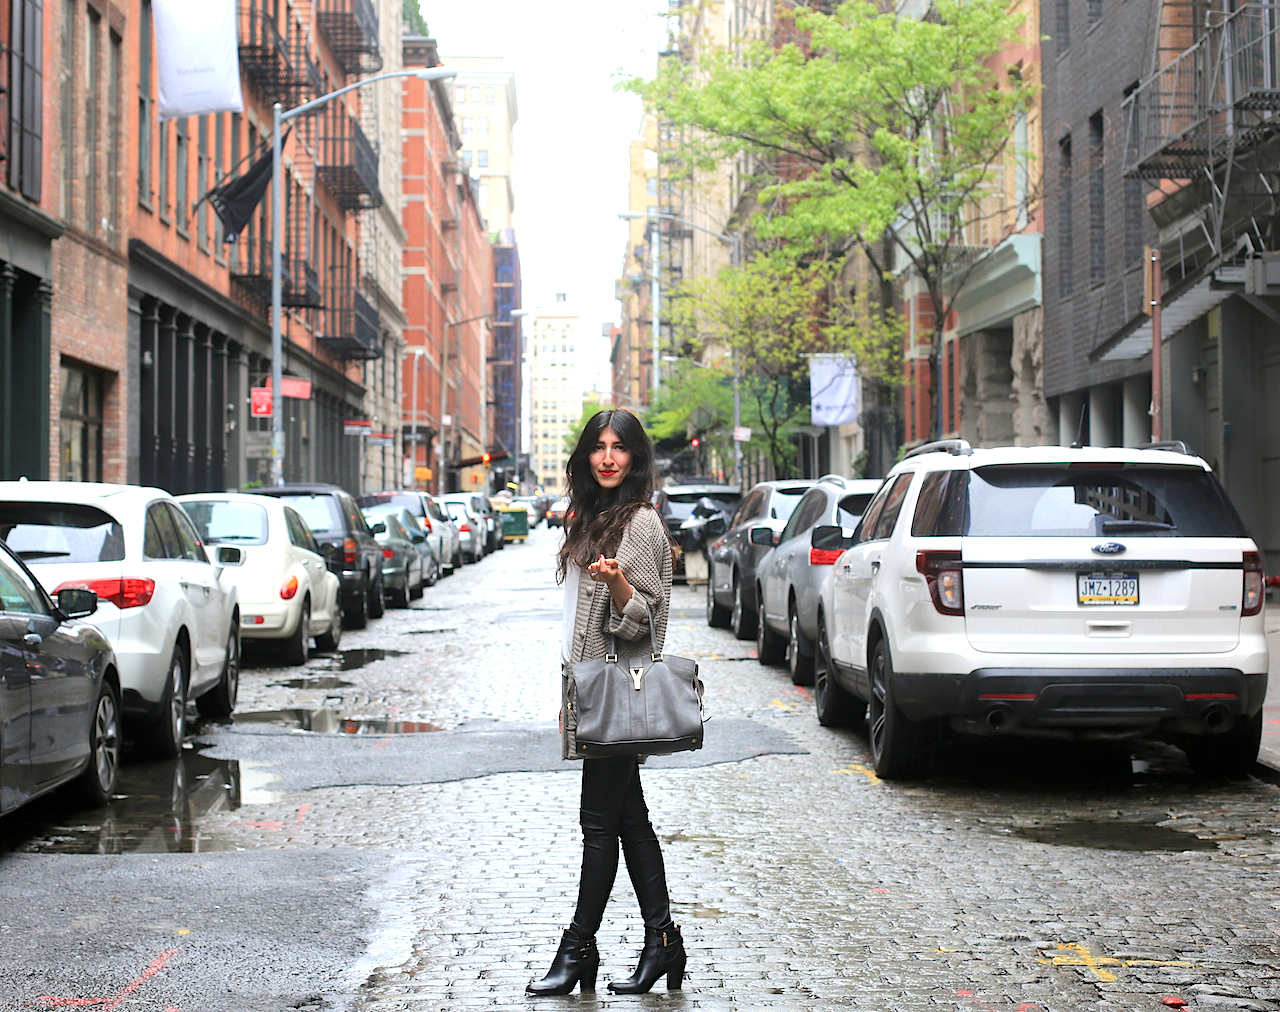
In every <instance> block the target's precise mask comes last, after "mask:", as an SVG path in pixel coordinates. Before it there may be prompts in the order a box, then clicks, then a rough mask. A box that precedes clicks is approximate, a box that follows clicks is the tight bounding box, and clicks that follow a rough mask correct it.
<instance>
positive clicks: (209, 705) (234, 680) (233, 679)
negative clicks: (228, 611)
mask: <svg viewBox="0 0 1280 1012" xmlns="http://www.w3.org/2000/svg"><path fill="white" fill-rule="evenodd" d="M239 692H240V615H239V613H237V614H235V615H234V616H232V619H231V628H230V629H229V630H228V631H227V655H226V659H225V660H224V661H223V662H222V677H221V678H219V679H218V684H217V685H215V686H214V687H213V688H212V689H210V690H209V691H208V692H206V693H205V694H204V695H203V696H197V697H196V709H197V710H199V711H200V716H202V717H207V718H209V719H210V720H226V719H227V718H228V717H230V716H231V714H232V713H233V712H234V711H235V708H236V696H237V695H238V694H239Z"/></svg>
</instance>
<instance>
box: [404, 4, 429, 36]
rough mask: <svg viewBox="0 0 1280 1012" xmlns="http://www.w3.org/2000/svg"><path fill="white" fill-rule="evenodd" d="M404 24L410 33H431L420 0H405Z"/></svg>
mask: <svg viewBox="0 0 1280 1012" xmlns="http://www.w3.org/2000/svg"><path fill="white" fill-rule="evenodd" d="M404 26H405V29H406V31H407V32H408V33H409V34H410V35H430V34H431V33H430V32H429V31H427V19H426V18H424V17H423V16H422V7H421V6H420V0H404Z"/></svg>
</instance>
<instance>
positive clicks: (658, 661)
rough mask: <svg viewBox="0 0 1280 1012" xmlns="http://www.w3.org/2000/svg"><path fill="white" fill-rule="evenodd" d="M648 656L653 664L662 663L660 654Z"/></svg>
mask: <svg viewBox="0 0 1280 1012" xmlns="http://www.w3.org/2000/svg"><path fill="white" fill-rule="evenodd" d="M649 656H650V657H651V658H652V659H653V663H654V664H659V663H661V662H662V654H650V655H649Z"/></svg>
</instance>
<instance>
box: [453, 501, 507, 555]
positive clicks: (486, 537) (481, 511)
mask: <svg viewBox="0 0 1280 1012" xmlns="http://www.w3.org/2000/svg"><path fill="white" fill-rule="evenodd" d="M443 498H444V499H445V500H446V501H449V502H460V503H464V504H465V505H466V507H467V512H468V513H470V514H471V515H472V516H473V517H474V518H475V520H476V522H477V523H478V524H479V527H478V528H477V531H478V533H479V538H478V539H477V540H478V541H479V542H480V554H479V555H475V553H474V552H473V553H472V561H479V559H481V558H482V557H484V556H486V555H488V554H489V553H490V552H492V551H493V550H494V537H495V535H496V537H497V539H498V541H499V542H501V540H502V519H501V518H500V517H499V516H498V511H497V510H495V509H494V508H493V504H492V503H491V502H489V497H488V496H486V495H481V494H480V493H478V492H451V493H449V494H448V495H446V496H443ZM455 519H456V518H455Z"/></svg>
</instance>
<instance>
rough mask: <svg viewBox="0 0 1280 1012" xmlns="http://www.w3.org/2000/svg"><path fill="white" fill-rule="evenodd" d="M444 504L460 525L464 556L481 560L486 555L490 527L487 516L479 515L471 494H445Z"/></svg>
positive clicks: (455, 521) (466, 558)
mask: <svg viewBox="0 0 1280 1012" xmlns="http://www.w3.org/2000/svg"><path fill="white" fill-rule="evenodd" d="M441 502H442V505H443V506H444V508H445V509H447V510H448V511H449V516H451V517H452V518H453V521H454V523H456V524H457V525H458V532H459V533H460V535H461V537H462V557H463V559H464V560H465V561H467V562H479V561H480V560H481V559H482V558H484V555H485V546H486V543H487V541H488V538H489V529H488V527H487V526H486V523H485V518H484V517H483V516H478V515H477V514H476V511H475V509H474V508H473V507H472V505H471V496H469V495H465V494H462V493H459V494H456V495H447V496H444V497H443V498H442V500H441Z"/></svg>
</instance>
